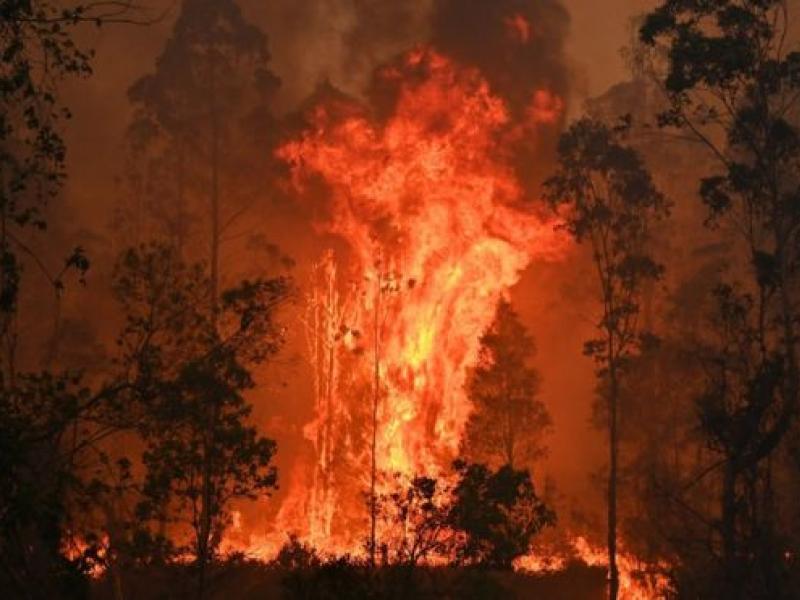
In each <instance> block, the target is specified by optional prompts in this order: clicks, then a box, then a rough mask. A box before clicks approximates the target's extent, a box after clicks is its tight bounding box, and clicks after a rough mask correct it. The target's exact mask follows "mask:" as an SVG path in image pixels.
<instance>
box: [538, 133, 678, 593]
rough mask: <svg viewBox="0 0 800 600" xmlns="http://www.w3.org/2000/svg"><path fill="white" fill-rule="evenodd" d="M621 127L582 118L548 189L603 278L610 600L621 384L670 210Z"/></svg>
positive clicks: (592, 349)
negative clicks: (656, 238) (656, 237)
mask: <svg viewBox="0 0 800 600" xmlns="http://www.w3.org/2000/svg"><path fill="white" fill-rule="evenodd" d="M623 133H624V126H623V127H621V128H617V129H610V128H609V127H607V126H606V125H604V124H601V123H598V122H595V121H592V120H588V119H582V120H580V121H578V122H577V123H575V124H574V125H573V126H572V127H570V129H569V130H568V131H567V132H566V133H565V134H564V135H563V137H562V139H561V141H560V143H559V148H558V158H559V168H558V170H557V172H556V174H555V175H554V176H553V177H551V178H550V179H549V180H548V181H547V183H546V188H547V197H548V200H549V201H550V202H551V204H552V205H553V206H554V207H556V208H560V209H561V214H562V217H563V219H564V227H565V228H566V230H567V231H568V232H569V233H570V234H571V235H572V236H573V237H574V238H575V239H576V240H577V241H579V242H584V243H588V245H589V247H590V249H591V252H592V258H593V262H594V266H595V268H596V270H597V275H598V284H599V286H598V299H599V300H600V302H601V303H602V316H601V319H600V321H599V322H598V325H597V329H598V331H599V332H600V334H601V337H599V338H597V339H594V340H590V341H588V342H586V345H585V347H584V351H585V353H586V354H587V355H588V356H591V357H592V358H594V360H595V361H596V363H597V365H598V377H599V378H600V379H601V381H602V386H601V389H600V393H601V395H602V396H603V398H604V400H605V409H606V410H607V422H608V437H609V471H608V556H609V598H611V599H612V600H615V599H616V597H617V594H618V591H619V572H618V568H617V564H616V556H617V484H618V482H617V479H618V460H619V456H618V446H619V415H618V408H619V396H620V378H621V377H622V376H623V373H624V368H625V364H626V362H627V361H628V359H629V358H630V356H631V355H632V353H635V352H636V350H637V348H638V347H639V345H640V343H641V341H642V340H643V339H646V336H644V337H643V336H642V332H641V331H640V330H639V323H638V316H639V306H640V298H641V294H642V291H643V286H644V285H645V284H646V283H647V282H648V281H653V280H655V279H658V278H659V277H660V276H661V272H662V268H661V266H660V265H658V264H657V263H656V262H655V261H654V260H653V259H652V258H651V257H650V256H649V253H648V247H647V245H648V241H649V233H650V228H651V224H652V222H653V221H654V220H656V219H659V218H660V217H662V216H663V215H664V214H665V212H666V210H667V203H666V201H665V199H664V197H663V196H662V195H661V194H660V193H659V192H658V190H657V189H656V188H655V186H654V185H653V182H652V180H651V178H650V175H649V173H648V172H647V170H646V169H645V167H644V165H643V163H642V160H641V159H640V157H639V155H638V154H637V153H636V152H635V151H634V150H632V149H630V148H629V147H626V146H625V145H623V144H622V143H621V141H620V138H621V136H622V134H623Z"/></svg>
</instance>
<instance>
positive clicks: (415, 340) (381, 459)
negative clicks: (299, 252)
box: [279, 49, 562, 549]
mask: <svg viewBox="0 0 800 600" xmlns="http://www.w3.org/2000/svg"><path fill="white" fill-rule="evenodd" d="M374 87H375V90H376V95H377V91H378V90H380V92H381V93H383V94H390V95H391V96H392V97H394V98H395V99H396V103H395V105H394V109H393V111H392V112H391V113H390V114H387V115H386V116H385V118H384V119H376V118H375V117H374V116H373V115H372V114H371V113H370V112H369V111H368V110H367V107H364V106H362V105H361V104H359V103H358V102H356V101H354V100H352V99H347V98H344V97H342V96H341V95H337V96H336V97H334V98H326V99H322V101H321V102H320V103H318V104H316V105H314V106H313V107H312V108H311V109H310V111H309V112H308V113H306V115H305V118H306V124H307V127H306V129H305V130H304V131H303V132H302V134H301V135H299V136H298V137H297V139H294V140H292V141H290V142H288V143H287V144H286V145H285V146H284V147H283V148H281V149H280V151H279V154H280V156H281V157H282V158H284V159H285V160H286V161H287V162H288V163H289V164H290V166H291V169H292V175H293V178H294V183H295V185H296V186H297V189H298V190H300V191H301V192H302V193H304V195H305V196H306V197H307V198H308V200H309V201H319V197H318V196H319V194H320V187H319V186H315V185H309V184H310V183H311V182H313V181H314V180H315V179H317V180H318V179H320V178H321V179H322V180H324V182H325V183H326V186H325V187H324V188H323V194H324V200H325V201H326V203H327V206H329V207H330V218H329V219H328V220H326V221H324V222H323V223H321V224H320V225H321V227H322V228H323V229H324V230H325V231H326V232H328V233H331V234H335V235H338V236H340V237H341V238H343V239H344V240H345V241H346V242H347V244H348V246H349V254H348V256H349V259H350V260H349V263H348V266H349V269H350V271H349V272H348V273H347V276H348V278H349V279H350V280H352V281H356V282H363V281H366V280H367V279H368V280H369V282H370V283H371V286H369V287H371V288H375V287H377V288H378V289H381V290H383V288H384V286H385V285H388V286H390V287H393V288H396V289H398V290H402V294H400V296H399V297H398V298H397V299H396V300H393V301H392V302H386V301H385V299H384V298H385V291H381V292H380V293H376V292H375V289H366V288H365V289H363V290H361V291H360V292H359V293H358V295H356V296H355V297H354V298H353V299H352V300H348V301H349V302H351V303H352V306H353V312H352V315H351V317H350V323H352V324H353V325H348V327H356V328H357V330H358V332H359V333H360V336H361V338H360V339H359V340H358V343H357V345H358V347H359V348H361V349H363V350H362V356H363V353H368V354H369V355H370V358H371V359H372V360H370V361H365V360H361V361H360V363H361V364H360V365H353V368H352V369H348V370H347V372H346V373H347V374H346V377H345V378H343V379H342V380H341V381H340V382H339V385H340V386H342V387H341V392H340V393H339V394H337V395H336V402H337V403H338V407H341V413H342V414H347V415H348V418H349V421H348V423H349V426H350V427H351V430H350V433H349V437H350V439H351V440H353V445H352V446H351V448H350V452H349V453H348V454H347V462H349V463H350V468H351V469H352V470H354V471H358V468H357V467H358V466H360V467H361V472H362V473H364V474H367V475H368V477H365V478H364V481H362V482H361V483H362V485H361V490H363V489H365V488H371V487H372V486H371V479H372V478H371V471H372V469H371V467H372V454H373V453H372V452H371V444H370V443H366V444H365V445H364V446H363V447H362V446H361V445H360V444H359V443H356V441H355V440H358V439H359V436H362V435H363V432H365V431H368V432H369V433H370V434H371V433H372V432H373V431H374V432H376V435H377V439H376V440H375V448H374V450H375V452H374V454H375V464H376V469H377V468H379V469H380V470H381V471H384V472H386V473H395V472H399V473H402V474H404V475H405V476H407V477H411V476H413V474H415V473H428V474H430V475H431V476H436V475H437V474H438V473H439V472H445V471H447V470H448V465H449V463H450V462H451V461H452V460H453V459H454V458H455V457H456V456H457V455H458V452H459V444H460V440H461V437H462V434H463V431H464V427H465V425H466V421H467V419H468V416H469V413H470V404H469V402H468V400H467V398H466V391H465V383H466V379H467V370H468V368H469V366H471V365H472V364H474V363H475V361H476V359H477V355H478V349H479V346H480V342H479V337H480V335H481V334H482V333H483V332H484V331H485V329H486V328H487V327H488V326H489V324H490V323H491V321H492V318H493V316H494V311H495V309H496V305H497V302H498V300H499V299H500V298H501V297H502V295H503V294H504V293H505V292H506V290H507V289H508V288H509V287H510V286H511V285H513V284H514V283H516V282H517V281H518V280H519V277H520V273H521V271H522V270H523V269H524V268H525V267H527V266H528V264H529V263H530V262H531V260H533V259H534V258H535V257H539V256H545V257H546V256H554V255H557V254H558V253H559V251H560V248H561V247H562V238H561V237H560V236H559V235H558V234H555V233H554V232H553V229H552V225H551V223H549V222H548V221H547V219H545V218H543V217H542V216H541V215H540V214H539V213H538V212H537V210H536V209H535V207H534V206H532V205H527V204H525V203H523V200H524V199H525V198H526V196H525V193H524V191H523V189H522V188H521V186H520V184H519V183H518V181H517V179H516V176H515V172H514V169H513V167H512V165H511V164H509V161H507V160H506V156H505V153H504V152H503V151H502V145H503V143H504V142H505V141H506V140H508V139H509V138H511V137H513V135H515V131H514V129H515V128H514V125H513V123H511V122H509V115H508V111H507V109H506V107H505V105H504V103H503V101H502V100H501V99H500V98H498V97H496V96H494V95H492V93H491V92H490V89H489V87H488V85H487V84H486V82H485V80H484V79H483V78H482V77H481V76H480V74H479V73H478V72H477V71H475V70H472V69H464V68H461V67H458V66H457V65H455V64H453V63H452V62H451V61H449V60H448V59H447V58H446V57H444V56H442V55H440V54H438V53H436V52H434V51H432V50H429V49H418V50H414V51H412V52H409V53H407V54H405V55H403V56H402V57H400V58H398V59H397V60H396V61H394V62H393V63H392V64H390V65H387V66H386V67H385V68H383V69H381V70H379V71H378V72H377V73H376V76H375V82H374ZM531 126H534V124H531ZM376 257H380V264H379V265H377V266H376ZM377 271H380V275H379V276H377V277H376V272H377ZM396 273H401V274H402V279H401V278H400V277H399V276H397V275H393V274H396ZM379 280H382V281H383V283H381V284H377V285H376V281H379ZM376 315H377V316H378V320H379V321H380V323H379V326H378V327H376V326H375V318H376ZM347 337H351V336H350V335H349V334H347ZM376 367H377V370H376ZM369 382H372V384H373V385H370V390H371V391H372V392H373V394H374V393H375V392H376V391H379V392H380V394H378V395H377V397H378V399H379V404H380V410H378V411H377V413H376V416H377V421H378V422H377V424H376V426H371V425H370V424H366V425H363V420H362V417H363V415H361V411H362V410H363V406H362V407H361V408H359V406H358V402H357V401H358V400H360V401H361V404H362V405H364V404H367V403H364V402H363V400H364V398H365V397H367V398H370V400H371V401H370V402H369V403H368V405H369V407H370V408H372V409H374V408H375V407H376V406H377V403H376V402H375V396H369V395H367V393H366V392H365V385H367V384H368V383H369ZM376 383H377V384H378V385H374V384H376ZM336 410H340V408H337V409H336ZM357 425H363V427H361V428H360V429H357V427H356V426H357ZM318 427H319V424H318V423H317V424H315V429H318ZM312 433H313V432H312ZM315 435H318V434H316V433H315ZM432 470H433V471H435V472H431V471H432ZM338 485H340V486H342V487H341V488H340V490H339V491H338V492H337V493H338V494H339V497H340V498H342V499H344V498H347V497H348V496H349V497H357V495H358V492H359V491H361V490H353V489H350V491H349V492H345V491H344V489H347V486H348V483H346V482H344V481H341V482H339V484H338ZM381 485H382V484H381V483H380V482H378V485H377V487H378V488H379V489H378V492H380V491H381V489H380V488H381ZM296 493H297V494H298V495H303V494H308V493H309V491H308V490H307V489H301V488H300V487H299V486H298V489H297V492H296ZM311 495H312V496H315V495H316V493H314V492H312V493H311ZM302 504H303V502H301V501H295V500H294V499H293V498H290V499H289V500H288V501H287V506H290V505H292V506H299V505H302ZM347 508H348V505H347V504H346V502H344V501H342V502H340V503H339V506H337V507H336V510H337V511H339V513H340V514H343V513H345V512H347ZM298 512H299V511H298ZM284 526H286V527H288V528H290V529H291V525H290V524H288V523H284ZM345 533H346V534H348V535H349V536H351V539H350V540H348V545H346V546H345V547H347V548H349V549H352V548H353V546H354V545H353V537H355V536H353V533H354V532H353V531H350V532H345ZM313 537H315V538H316V535H314V536H313ZM319 537H320V538H321V539H326V540H327V542H328V543H331V540H330V536H327V538H326V536H324V535H320V536H319ZM370 537H371V535H370ZM356 539H357V538H356ZM332 545H334V546H335V544H332ZM338 549H341V546H339V548H338Z"/></svg>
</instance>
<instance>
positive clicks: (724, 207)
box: [640, 0, 800, 598]
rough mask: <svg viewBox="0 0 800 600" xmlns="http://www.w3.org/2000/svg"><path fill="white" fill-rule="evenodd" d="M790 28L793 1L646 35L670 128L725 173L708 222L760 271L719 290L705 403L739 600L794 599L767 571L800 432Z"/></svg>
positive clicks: (662, 20)
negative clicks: (786, 445)
mask: <svg viewBox="0 0 800 600" xmlns="http://www.w3.org/2000/svg"><path fill="white" fill-rule="evenodd" d="M789 24H790V19H789V7H788V3H787V2H784V1H781V0H766V1H763V2H753V1H745V0H741V1H732V2H724V3H706V2H699V1H692V2H677V1H672V0H669V1H665V2H662V3H660V4H659V6H658V7H656V8H655V9H654V10H653V11H651V12H650V13H649V14H648V15H647V18H646V20H645V22H644V24H643V26H642V28H641V30H640V34H641V38H642V40H643V42H644V43H645V44H647V45H649V46H651V47H661V48H664V49H665V51H666V55H667V61H666V62H667V64H666V69H665V71H664V72H663V73H662V74H661V84H662V86H663V89H664V92H665V94H666V96H667V98H668V101H669V109H668V110H667V111H665V112H664V113H662V115H660V119H661V122H662V125H664V126H669V127H674V128H678V129H680V130H682V131H684V132H686V133H688V134H689V135H690V136H691V137H692V138H693V139H695V140H696V141H698V142H699V143H701V144H702V145H703V146H704V147H705V148H706V149H707V150H708V151H709V153H710V155H711V156H712V157H713V158H714V159H715V161H716V165H717V168H716V169H715V170H714V172H712V173H710V174H709V175H708V176H707V177H705V178H704V179H702V180H701V182H700V195H701V197H702V199H703V202H704V203H705V205H706V207H707V209H708V212H709V220H708V221H709V224H710V225H719V224H721V223H724V224H726V225H728V226H730V227H729V229H730V230H731V231H733V232H736V236H737V238H738V239H737V242H738V244H739V247H740V248H741V251H742V253H743V254H744V257H745V259H746V263H749V269H745V272H743V273H739V274H738V275H740V276H744V277H745V279H744V281H743V282H741V284H739V285H730V284H728V285H725V286H722V287H721V288H720V289H719V290H718V293H717V302H716V310H715V315H714V320H715V322H716V327H715V331H716V332H717V333H718V336H717V339H716V341H715V343H714V344H712V345H711V347H714V348H716V350H715V351H714V352H711V350H710V348H709V347H708V346H706V347H705V348H704V351H705V355H706V356H707V357H708V358H709V360H710V364H711V365H716V366H715V367H713V368H711V369H710V370H709V373H708V377H707V390H706V393H704V394H703V395H701V397H700V398H699V414H700V417H701V427H702V429H703V431H704V433H705V434H706V435H707V436H708V440H709V443H710V444H711V445H712V446H713V447H714V448H716V449H717V450H718V451H719V452H720V453H721V454H722V458H723V460H722V461H721V462H720V464H719V465H718V467H719V468H721V470H722V477H721V478H722V483H721V495H720V499H719V505H720V506H719V512H720V517H719V526H718V527H715V529H716V530H717V532H718V537H719V543H718V544H717V545H718V547H719V549H718V550H717V549H715V552H719V554H720V557H721V561H722V564H723V579H724V583H725V590H726V592H727V594H728V597H732V598H733V597H742V595H747V594H748V593H749V592H748V591H747V590H748V589H760V590H764V591H763V592H762V593H766V594H767V595H770V594H772V597H776V596H775V595H776V594H779V593H782V592H781V591H780V588H781V587H782V586H781V583H780V582H779V581H778V580H776V575H775V573H774V565H773V566H772V567H770V566H769V564H768V562H769V560H774V561H775V562H776V563H779V562H781V561H782V559H781V558H780V556H781V555H782V554H783V552H782V551H781V549H780V547H779V545H778V544H777V542H776V539H775V538H776V532H775V531H774V527H775V524H774V518H773V517H774V516H775V514H776V506H775V504H774V503H775V496H774V493H773V491H772V478H773V469H772V467H771V464H772V463H773V458H774V457H775V456H776V453H777V451H778V450H779V448H780V447H781V445H782V443H783V442H784V441H785V439H786V437H787V434H789V433H790V432H791V430H792V427H793V424H794V423H795V422H796V417H797V411H798V393H800V388H799V386H800V371H799V370H798V368H799V367H798V357H797V332H796V327H797V317H798V304H797V302H798V296H797V289H798V288H797V285H798V278H797V273H798V267H800V253H799V252H798V250H799V249H800V247H799V246H798V244H797V241H798V235H799V234H800V213H798V211H797V209H796V206H797V203H798V199H800V198H799V197H798V196H799V194H800V188H799V187H798V179H797V172H798V166H800V136H799V135H798V128H797V108H798V98H800V95H798V86H800V77H798V72H800V70H799V68H800V53H798V52H797V51H796V50H794V49H792V48H790V46H789V45H788V44H787V43H786V40H787V35H789ZM737 288H738V289H737ZM712 356H713V357H714V358H711V357H712ZM753 490H756V493H755V495H753V493H752V492H753ZM759 506H761V507H762V508H760V509H759V508H758V507H759ZM748 513H749V514H750V515H761V516H760V517H758V522H752V523H751V525H752V526H754V527H755V528H756V529H758V530H759V531H760V532H761V534H760V535H759V536H758V539H759V540H760V542H757V540H756V539H755V538H753V537H751V536H749V535H747V534H746V533H745V531H743V530H742V522H743V520H744V521H747V520H749V518H748V516H747V514H748ZM765 540H771V541H769V542H768V543H767V545H766V546H763V545H762V546H761V547H760V548H756V544H757V543H762V542H764V541H765ZM755 555H760V556H770V557H772V558H770V559H767V561H766V562H767V568H766V570H765V569H764V568H761V567H758V568H755V567H756V566H757V565H755V563H754V562H753V560H752V558H751V557H753V556H755ZM784 587H785V586H784Z"/></svg>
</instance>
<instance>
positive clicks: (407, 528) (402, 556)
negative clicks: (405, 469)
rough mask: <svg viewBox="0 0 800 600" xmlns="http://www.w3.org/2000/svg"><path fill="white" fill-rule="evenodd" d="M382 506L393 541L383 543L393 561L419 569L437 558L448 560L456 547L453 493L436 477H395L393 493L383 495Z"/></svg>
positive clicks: (380, 505)
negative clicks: (452, 507)
mask: <svg viewBox="0 0 800 600" xmlns="http://www.w3.org/2000/svg"><path fill="white" fill-rule="evenodd" d="M378 507H379V511H380V518H381V520H383V521H384V522H385V523H386V525H387V529H388V531H389V535H390V536H392V539H386V538H384V540H383V544H382V545H384V546H385V547H386V549H387V552H388V553H389V556H388V557H387V558H388V559H389V561H391V562H394V563H396V564H400V565H406V566H415V565H417V564H419V563H424V562H426V561H428V560H430V559H431V558H433V557H437V558H441V557H445V558H447V557H448V554H449V552H450V550H451V549H452V544H453V532H452V529H451V527H450V522H449V513H450V490H449V489H447V487H446V486H443V485H442V484H441V483H440V482H439V481H438V480H436V479H434V478H432V477H426V476H417V477H413V478H412V479H411V480H410V481H409V482H408V483H407V484H403V482H402V478H401V477H400V475H397V476H396V477H395V485H394V489H393V490H392V491H389V492H386V493H384V494H381V495H379V497H378Z"/></svg>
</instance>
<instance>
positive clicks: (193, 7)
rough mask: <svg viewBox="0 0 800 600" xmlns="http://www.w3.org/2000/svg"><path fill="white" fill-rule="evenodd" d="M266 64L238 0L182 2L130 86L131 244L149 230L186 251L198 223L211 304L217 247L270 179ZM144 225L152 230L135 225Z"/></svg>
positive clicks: (274, 81) (270, 78)
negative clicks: (146, 68)
mask: <svg viewBox="0 0 800 600" xmlns="http://www.w3.org/2000/svg"><path fill="white" fill-rule="evenodd" d="M269 61H270V54H269V50H268V40H267V37H266V35H265V34H264V33H263V32H261V31H260V30H259V29H258V28H257V27H256V26H254V25H253V24H251V23H249V22H248V21H247V19H246V18H245V17H244V15H242V12H241V9H240V8H239V6H238V4H237V3H236V1H235V0H221V1H220V0H184V1H183V3H182V5H181V13H180V15H179V16H178V19H177V21H176V22H175V26H174V28H173V31H172V37H171V38H170V39H169V40H168V41H167V44H166V46H165V47H164V50H163V51H162V53H161V55H160V56H159V57H158V59H157V61H156V69H155V71H154V72H153V73H152V74H150V75H147V76H145V77H142V78H141V79H139V80H138V81H137V82H136V83H134V84H133V85H132V86H131V88H130V90H129V92H128V95H129V98H130V100H131V102H132V103H133V105H134V107H135V109H136V112H135V117H134V119H133V121H132V123H131V125H130V129H129V141H130V144H131V160H132V165H131V169H132V170H131V172H130V173H129V175H130V176H131V178H132V183H133V185H132V189H131V190H130V191H131V192H132V194H133V198H132V199H131V200H132V201H133V206H127V207H126V206H123V207H122V208H123V209H125V210H127V212H128V213H132V214H126V215H125V216H126V217H127V220H128V221H129V223H130V224H132V225H134V226H136V225H137V224H140V226H138V229H139V230H138V231H136V230H135V231H134V232H133V237H134V242H135V243H140V242H142V241H145V240H146V238H148V237H150V238H152V237H153V236H156V237H158V238H160V239H168V240H169V241H170V242H171V243H173V244H175V245H176V247H178V248H179V249H181V250H182V251H183V250H187V248H186V246H187V244H188V240H189V238H190V234H192V233H196V228H197V227H203V228H204V229H205V231H204V232H202V234H201V239H202V240H205V243H207V248H208V250H207V251H206V252H203V254H205V256H207V257H208V263H209V268H210V273H211V277H210V290H209V294H210V298H211V300H212V302H213V301H215V298H216V297H217V296H218V293H219V286H220V281H219V280H220V269H221V266H220V247H221V245H222V244H223V243H224V242H225V241H226V239H228V238H230V237H232V229H233V228H234V227H235V226H237V225H239V224H240V222H241V219H242V216H243V215H244V214H245V213H246V212H247V211H248V210H249V209H251V208H254V206H255V205H256V204H257V201H258V199H259V198H260V197H261V194H263V190H264V188H265V187H266V185H267V182H266V181H265V177H264V173H265V172H266V166H267V162H268V160H269V143H270V140H271V139H273V138H272V136H274V135H275V120H274V119H273V118H272V116H271V114H270V111H269V108H270V103H271V100H272V97H273V95H274V93H275V92H276V91H277V88H278V86H279V83H280V82H279V80H278V78H277V77H276V76H275V75H274V74H273V73H272V72H271V71H270V70H269ZM148 222H149V223H151V224H154V226H155V231H151V232H148V231H142V230H144V229H147V227H146V225H147V223H148ZM129 227H130V225H129ZM237 234H241V232H237Z"/></svg>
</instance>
